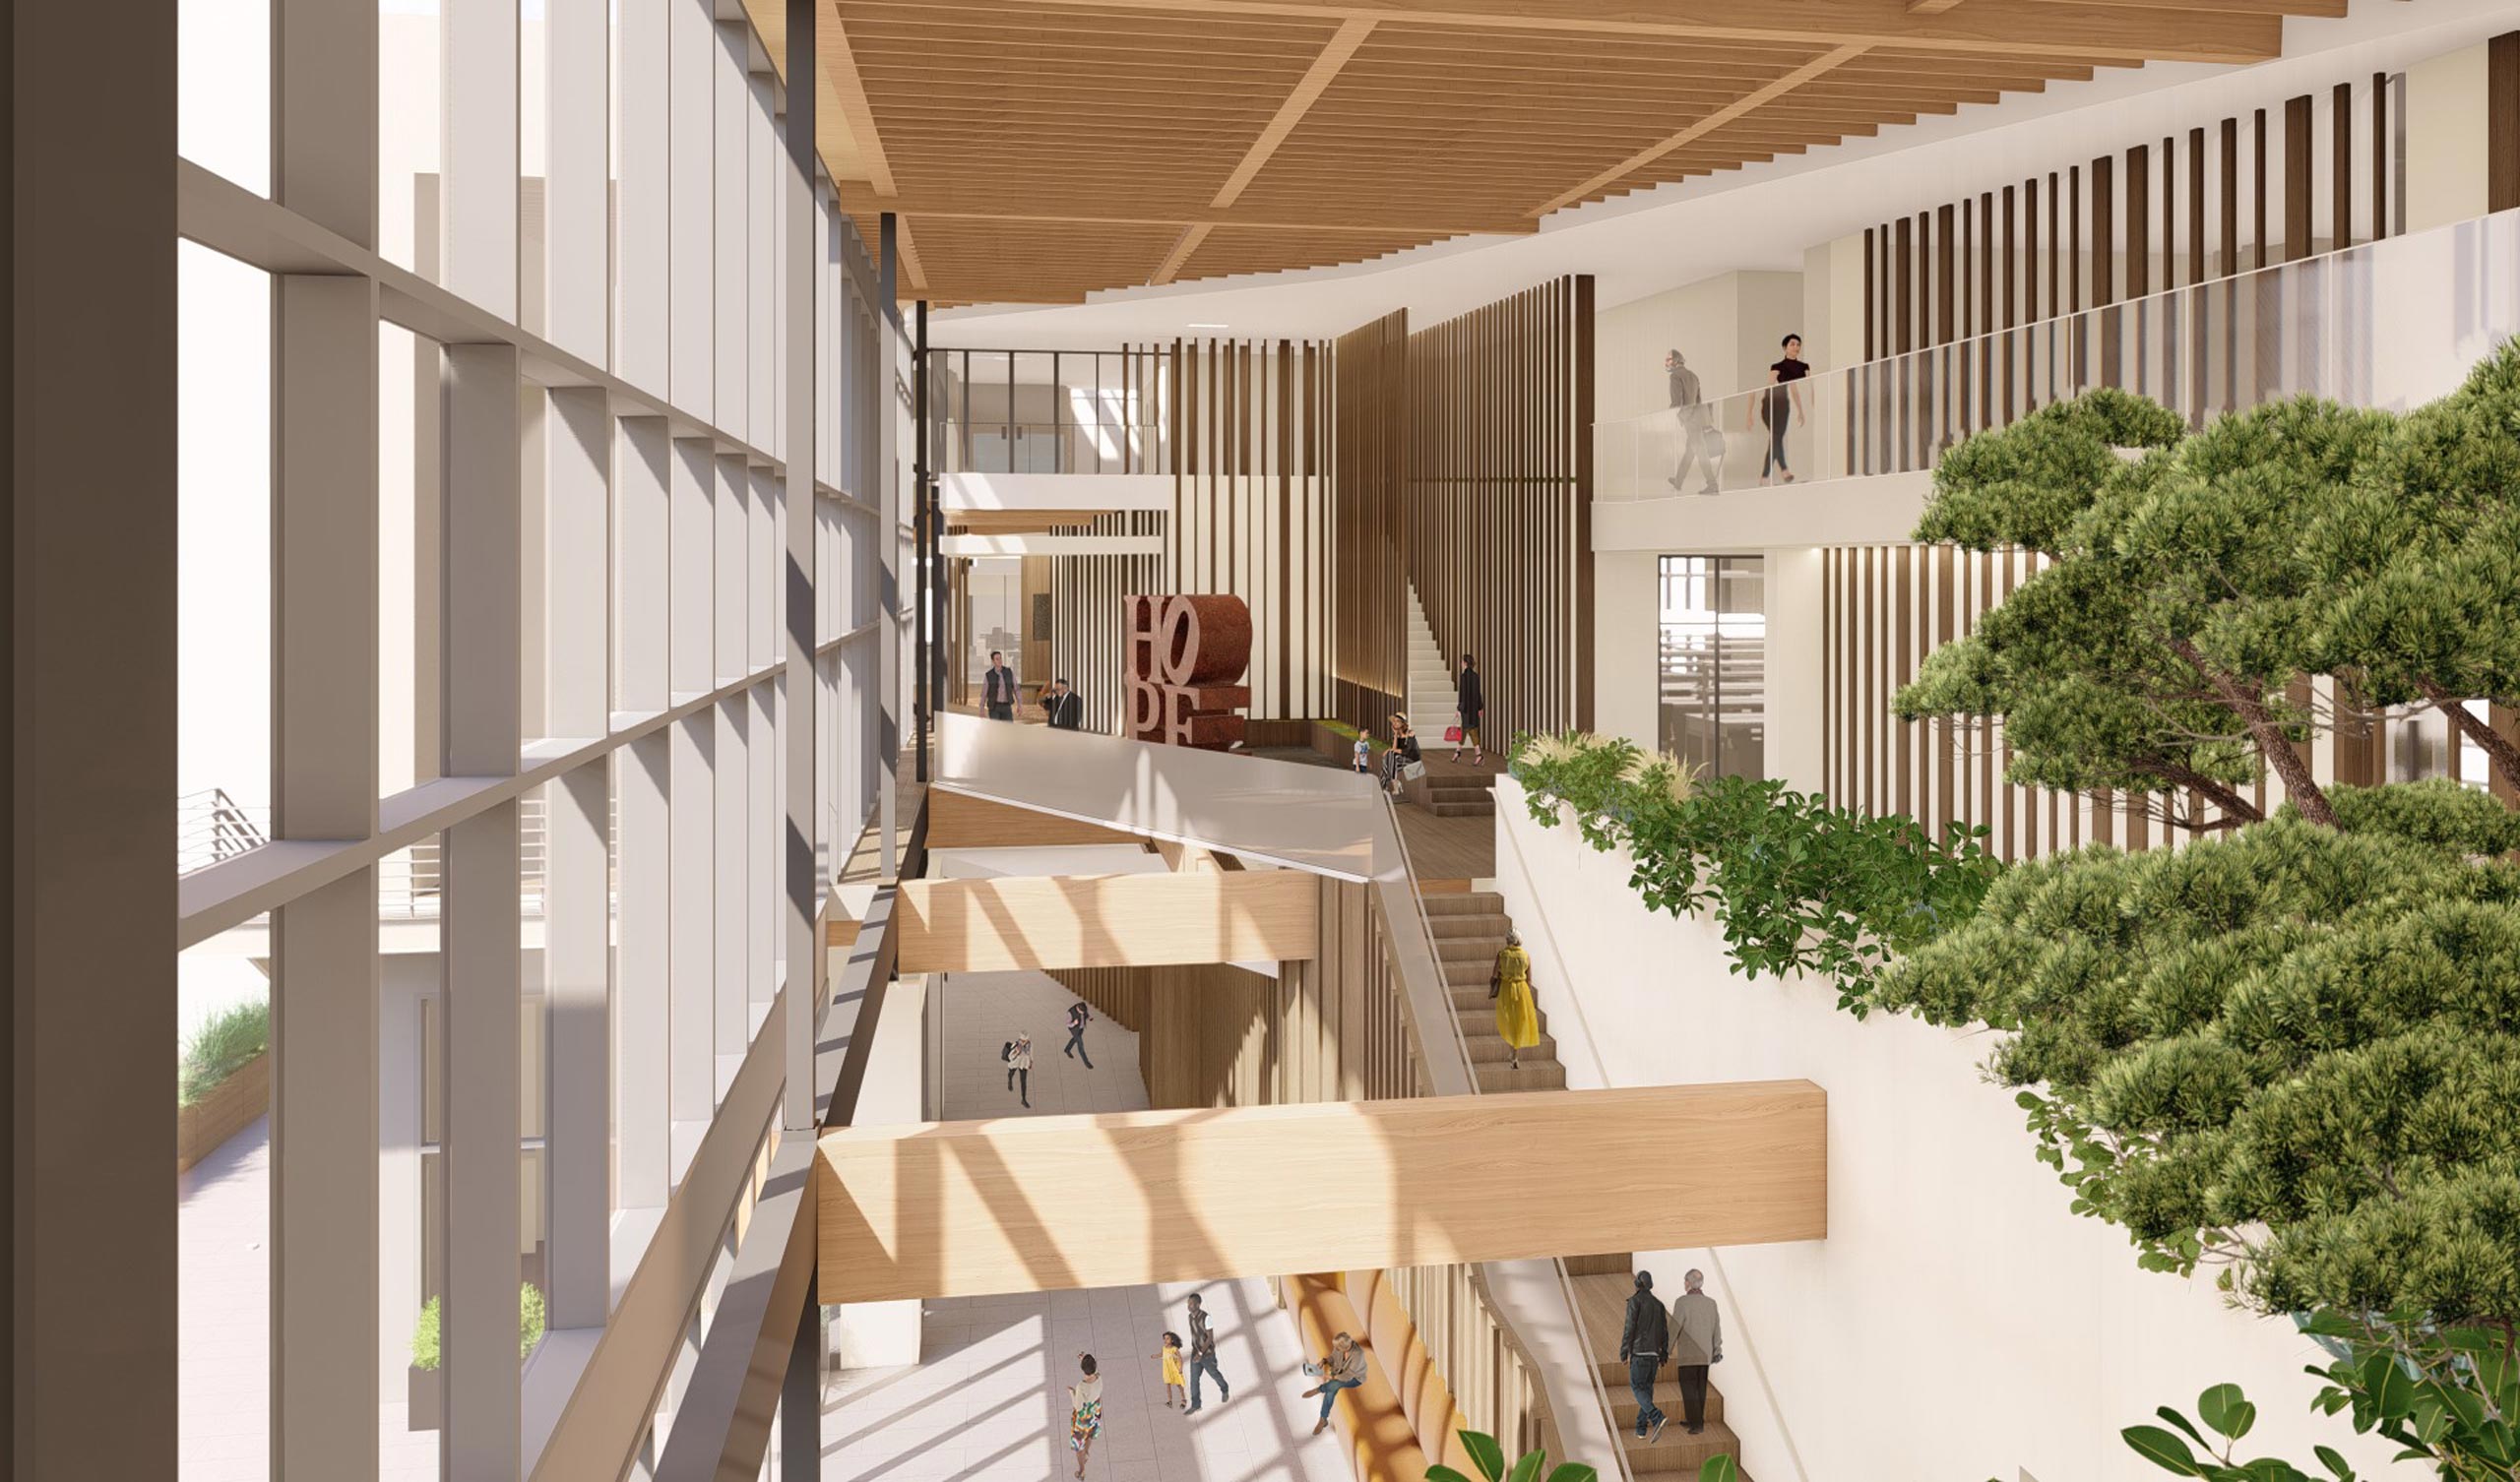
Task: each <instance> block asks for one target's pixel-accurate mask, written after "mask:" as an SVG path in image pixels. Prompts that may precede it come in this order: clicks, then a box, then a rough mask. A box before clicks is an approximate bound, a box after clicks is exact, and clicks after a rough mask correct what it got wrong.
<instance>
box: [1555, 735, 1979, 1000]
mask: <svg viewBox="0 0 2520 1482" xmlns="http://www.w3.org/2000/svg"><path fill="white" fill-rule="evenodd" d="M1511 770H1512V772H1513V775H1514V776H1515V778H1516V779H1517V780H1519V781H1520V782H1522V784H1523V785H1524V787H1525V788H1526V789H1528V791H1529V794H1530V797H1529V803H1530V807H1531V813H1532V817H1533V818H1534V819H1535V820H1536V821H1538V822H1539V823H1541V824H1543V825H1544V826H1547V827H1555V826H1556V825H1557V823H1558V822H1559V820H1560V811H1559V808H1560V805H1561V804H1563V805H1565V806H1567V807H1569V808H1571V809H1572V810H1573V812H1574V816H1575V824H1576V828H1577V830H1578V831H1579V832H1580V833H1581V834H1583V836H1584V839H1585V841H1586V842H1588V843H1590V844H1591V845H1592V846H1593V847H1594V848H1596V849H1600V850H1604V851H1610V850H1616V849H1621V848H1624V849H1626V850H1627V851H1628V856H1629V876H1628V884H1629V885H1630V887H1632V888H1633V889H1634V890H1635V891H1636V893H1637V894H1638V895H1641V896H1643V897H1644V900H1645V903H1646V904H1647V905H1648V906H1650V907H1652V908H1653V909H1656V910H1661V911H1669V912H1670V913H1671V914H1672V915H1675V916H1676V915H1699V914H1710V915H1712V917H1713V918H1714V920H1715V922H1716V924H1717V925H1718V926H1719V927H1720V928H1721V929H1722V931H1723V933H1724V940H1725V945H1726V947H1727V948H1728V949H1729V951H1730V955H1731V957H1732V961H1733V971H1735V972H1737V973H1741V974H1743V975H1745V976H1748V977H1754V978H1755V977H1760V976H1778V977H1782V976H1786V975H1788V974H1792V973H1796V972H1806V973H1810V974H1813V975H1815V976H1820V977H1825V978H1828V979H1830V980H1831V981H1833V982H1835V983H1836V984H1837V985H1838V992H1839V1004H1840V1006H1841V1007H1842V1008H1846V1009H1848V1010H1850V1011H1852V1012H1854V1013H1855V1014H1857V1015H1859V1016H1860V1015H1862V1014H1863V1013H1864V1012H1865V1010H1866V1009H1867V1007H1868V1006H1869V1003H1870V995H1871V985H1872V983H1873V981H1874V979H1875V978H1877V977H1878V975H1879V974H1880V972H1881V971H1882V969H1883V968H1884V966H1886V964H1887V963H1888V962H1889V960H1890V959H1891V957H1893V956H1894V955H1895V954H1897V953H1900V952H1903V951H1907V950H1909V949H1912V948H1914V947H1916V946H1919V945H1921V944H1922V943H1924V942H1926V941H1929V940H1931V939H1932V938H1933V937H1934V936H1936V935H1937V934H1939V933H1940V932H1942V931H1944V930H1946V929H1948V928H1949V927H1951V926H1953V925H1955V924H1957V923H1959V922H1961V921H1964V920H1967V919H1968V918H1969V917H1970V915H1971V914H1973V913H1974V912H1975V911H1976V909H1977V906H1978V901H1979V899H1980V898H1981V897H1982V896H1984V895H1985V892H1986V889H1987V886H1988V885H1989V884H1990V883H1991V882H1992V881H1993V879H1994V878H1995V871H1996V868H1997V866H1996V864H1995V862H1994V861H1993V860H1992V859H1991V858H1989V857H1988V856H1987V854H1986V853H1985V848H1984V846H1983V845H1981V844H1980V842H1979V840H1980V839H1981V838H1983V837H1984V836H1985V830H1984V829H1979V828H1968V827H1964V826H1961V825H1956V824H1955V825H1953V826H1952V827H1951V829H1950V830H1949V831H1948V832H1947V833H1946V834H1944V835H1943V837H1942V838H1941V839H1939V840H1937V839H1935V838H1934V837H1933V836H1932V835H1931V834H1928V833H1927V832H1926V831H1925V830H1924V828H1923V827H1922V825H1920V824H1918V823H1917V822H1916V821H1915V820H1914V819H1910V818H1905V817H1901V816H1897V815H1892V816H1888V817H1873V816H1871V815H1867V814H1862V813H1859V812H1857V811H1855V810H1854V809H1851V808H1839V807H1832V806H1831V805H1830V804H1829V802H1828V801H1827V800H1826V799H1824V798H1822V797H1819V796H1818V795H1816V794H1809V793H1799V792H1796V791H1793V790H1792V789H1790V788H1788V787H1787V786H1786V785H1785V784H1784V783H1783V782H1780V781H1773V780H1760V779H1756V778H1749V777H1711V778H1699V777H1697V776H1696V775H1695V774H1694V773H1693V772H1690V770H1689V769H1687V768H1685V767H1684V766H1682V765H1681V764H1680V763H1679V762H1678V761H1677V760H1676V759H1673V758H1670V757H1654V756H1650V755H1648V754H1647V753H1645V752H1644V751H1642V750H1641V749H1639V748H1638V747H1636V746H1635V745H1634V744H1632V743H1630V742H1627V741H1623V740H1617V739H1607V738H1604V737H1599V736H1591V735H1582V734H1575V735H1566V736H1546V737H1540V738H1533V737H1529V736H1522V737H1517V738H1516V739H1515V748H1514V756H1513V761H1512V764H1511Z"/></svg>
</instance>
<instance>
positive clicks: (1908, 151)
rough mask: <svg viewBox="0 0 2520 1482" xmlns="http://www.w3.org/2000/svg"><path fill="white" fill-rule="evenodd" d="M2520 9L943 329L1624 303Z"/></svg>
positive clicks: (954, 316) (2259, 102)
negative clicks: (1379, 253)
mask: <svg viewBox="0 0 2520 1482" xmlns="http://www.w3.org/2000/svg"><path fill="white" fill-rule="evenodd" d="M2514 28H2520V0H2353V7H2352V9H2351V11H2350V12H2349V13H2348V14H2347V15H2346V17H2345V18H2344V19H2342V20H2333V21H2325V20H2309V19H2302V18H2299V17H2296V18H2292V19H2288V20H2287V21H2286V22H2285V23H2284V56H2283V58H2282V59H2281V60H2279V61H2273V62H2264V63H2260V64H2258V65H2257V66H2254V67H2244V68H2243V67H2223V66H2211V65H2206V64H2202V63H2169V62H2156V63H2153V64H2152V65H2150V66H2147V67H2141V68H2124V69H2115V70H2110V71H2104V72H2102V73H2099V74H2097V75H2096V76H2094V77H2093V79H2092V80H2091V81H2090V82H2088V83H2060V84H2056V85H2053V86H2051V87H2050V88H2049V89H2048V90H2047V92H2046V93H2025V94H2019V95H2016V96H2013V97H2010V98H2007V99H2006V100H2005V101H2003V102H2000V103H1991V104H1973V105H1969V106H1965V107H1963V108H1961V109H1960V111H1959V112H1958V113H1956V114H1949V115H1942V116H1936V117H1928V118H1922V119H1920V120H1918V121H1917V122H1916V123H1914V124H1910V125H1906V126H1903V127H1898V128H1890V129H1884V130H1882V132H1881V133H1880V135H1879V136H1877V137H1875V138H1871V139H1856V140H1850V141H1848V142H1847V143H1845V144H1842V145H1838V146H1835V147H1833V148H1830V149H1827V150H1821V151H1815V152H1814V153H1812V154H1803V155H1788V156H1784V157H1781V158H1779V159H1777V160H1775V161H1774V162H1772V163H1768V164H1760V165H1751V166H1748V167H1746V168H1743V169H1740V170H1736V171H1732V172H1729V173H1726V174H1721V175H1717V176H1714V177H1712V178H1709V179H1701V180H1691V181H1688V182H1685V183H1684V184H1679V185H1666V186H1663V187H1660V188H1658V189H1656V190H1652V191H1647V192H1642V193H1639V194H1637V195H1633V196H1627V197H1622V198H1619V199H1615V200H1610V201H1604V202H1599V203H1596V204H1594V205H1591V206H1585V207H1581V208H1578V209H1575V210H1572V211H1563V212H1559V213H1557V214H1556V215H1555V216H1549V217H1547V218H1546V219H1545V220H1544V221H1543V222H1542V225H1541V231H1540V232H1539V234H1538V235H1535V236H1523V237H1502V238H1499V237H1461V238H1456V239H1454V240H1452V241H1449V242H1439V243H1436V244H1435V245H1433V246H1429V247H1420V248H1415V249H1412V250H1410V251H1408V252H1403V253H1399V254H1396V255H1394V256H1392V257H1389V258H1384V259H1381V260H1379V261H1376V262H1372V263H1364V264H1353V265H1349V266H1345V267H1338V268H1320V269H1310V270H1306V271H1303V272H1298V273H1281V274H1268V275H1259V276H1254V277H1250V278H1220V279H1210V280H1205V281H1200V282H1195V283H1185V284H1179V285H1172V286H1166V287H1159V288H1128V289H1120V290H1115V291H1111V292H1107V293H1102V294H1097V295H1095V296H1094V297H1093V298H1092V299H1090V300H1089V301H1088V302H1086V303H1084V304H1081V305H1068V306H1060V307H1049V308H1034V307H1027V306H1010V307H1007V308H1003V309H994V308H989V307H985V306H981V307H975V308H968V309H951V310H946V311H944V312H942V313H940V314H938V315H936V316H934V317H933V318H931V319H930V321H929V337H930V340H931V341H932V342H933V343H936V344H939V345H947V346H956V345H960V346H971V347H986V348H1008V349H1032V348H1054V347H1085V346H1093V345H1113V344H1121V343H1126V342H1132V341H1139V342H1145V341H1160V340H1171V339H1174V338H1176V337H1184V338H1194V339H1195V338H1201V337H1209V336H1213V337H1217V338H1241V337H1246V336H1249V337H1263V336H1265V337H1270V338H1276V337H1282V336H1283V337H1292V338H1297V339H1306V338H1326V337H1328V336H1332V335H1338V334H1343V333H1345V332H1346V331H1349V330H1352V329H1355V327H1356V326H1357V325H1359V324H1362V323H1364V322H1365V321H1366V320H1369V319H1372V318H1375V317H1377V316H1379V315H1383V314H1387V313H1389V312H1391V311H1392V310H1393V309H1395V308H1406V309H1407V310H1408V311H1409V314H1410V317H1411V319H1412V320H1415V321H1418V322H1421V323H1433V322H1436V321H1439V320H1443V319H1448V318H1450V317H1452V316H1453V315H1455V314H1459V313H1463V312H1465V311H1467V310H1469V309H1472V308H1476V307H1477V306H1479V305H1480V304H1482V303H1486V302H1489V301H1490V300H1493V299H1496V298H1501V297H1503V296H1505V295H1506V294H1508V293H1512V292H1515V291H1518V290H1520V289H1522V288H1525V287H1528V286H1530V285H1531V284H1532V283H1534V282H1537V281H1539V280H1541V279H1543V278H1553V277H1556V276H1558V275H1560V274H1567V273H1590V274H1592V275H1594V276H1595V278H1596V280H1597V281H1596V285H1595V294H1596V299H1595V302H1596V304H1597V306H1598V307H1600V308H1605V309H1607V308H1611V307H1614V306H1616V305H1618V304H1622V303H1626V302H1629V301H1631V300H1633V299H1638V298H1643V297H1645V296H1647V295H1649V294H1653V293H1660V292H1662V291H1664V290H1665V289H1668V288H1674V287H1678V286H1680V285H1682V284H1685V283H1693V282H1698V281H1701V280H1703V279H1705V278H1713V277H1716V276H1718V275H1720V274H1724V273H1731V272H1736V271H1766V272H1799V271H1801V268H1802V253H1803V249H1805V248H1807V247H1811V246H1816V245H1818V244H1820V243H1822V242H1826V241H1829V240H1832V239H1833V238H1836V237H1840V236H1844V235H1846V234H1848V233H1849V232H1858V231H1861V230H1862V229H1863V228H1864V227H1866V226H1870V225H1874V224H1876V223H1878V222H1880V221H1883V220H1886V219H1889V218H1890V217H1893V216H1898V215H1900V214H1902V213H1914V212H1916V211H1919V210H1921V209H1922V208H1924V207H1927V206H1932V205H1938V204H1940V203H1941V202H1943V201H1946V200H1956V199H1957V198H1958V197H1959V196H1961V195H1962V194H1964V193H1965V194H1969V195H1975V194H1977V193H1978V192H1980V191H1984V190H1988V189H1996V190H2000V189H2001V188H2002V187H2003V186H2005V185H2007V184H2011V183H2015V182H2018V181H2020V180H2023V179H2027V178H2029V177H2030V175H2031V174H2032V173H2033V172H2034V171H2036V172H2038V173H2040V174H2043V175H2044V174H2045V173H2046V172H2047V170H2049V169H2061V168H2062V167H2064V166H2065V165H2067V164H2070V163H2078V162H2081V161H2084V160H2088V159H2091V158H2093V157H2094V156H2096V155H2099V154H2116V153H2121V152H2123V151H2124V150H2125V149H2126V148H2127V147H2128V146H2130V145H2133V144H2135V143H2137V142H2139V141H2142V140H2145V139H2148V138H2150V139H2159V138H2161V137H2163V136H2165V135H2173V134H2176V135H2184V134H2185V133H2186V131H2187V130H2188V129H2191V128H2194V127H2197V126H2200V125H2203V126H2208V127H2210V126H2212V125H2213V124H2215V123H2218V122H2219V121H2220V120H2222V119H2224V118H2227V117H2230V116H2232V115H2233V114H2234V113H2236V112H2243V111H2245V110H2247V109H2250V108H2259V107H2265V108H2270V109H2273V108H2277V107H2279V106H2280V104H2281V103H2282V102H2283V100H2284V99H2285V98H2286V97H2290V96H2296V95H2299V94H2300V93H2318V92H2324V91H2325V90H2326V89H2327V88H2328V87H2330V86H2332V85H2333V84H2335V83H2338V82H2344V81H2353V82H2364V81H2367V79H2368V78H2369V76H2370V74H2372V73H2374V72H2395V71H2398V70H2400V69H2403V68H2404V67H2406V66H2407V65H2408V64H2409V63H2412V62H2417V61H2421V60H2423V59H2425V58H2426V57H2431V56H2437V55H2439V54H2441V53H2443V52H2446V51H2452V50H2455V49H2457V48H2459V47H2461V46H2466V45H2469V44H2471V43H2473V42H2476V41H2481V40H2484V39H2485V38H2487V37H2488V36H2491V35H2494V34H2496V33H2498V32H2501V31H2509V30H2512V29H2514Z"/></svg>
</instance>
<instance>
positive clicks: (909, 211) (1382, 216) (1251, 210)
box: [840, 181, 1540, 235]
mask: <svg viewBox="0 0 2520 1482" xmlns="http://www.w3.org/2000/svg"><path fill="white" fill-rule="evenodd" d="M1041 184H1043V185H1045V186H1050V185H1055V186H1056V188H1054V189H1042V190H1039V191H1037V192H1035V193H1034V198H1033V199H1030V200H1013V199H1003V198H996V197H988V196H982V195H978V194H973V195H963V194H958V193H948V192H933V193H930V192H918V193H914V194H912V195H906V196H896V197H893V198H890V199H886V198H883V197H880V196H877V195H876V194H874V193H873V192H871V191H869V190H867V189H866V188H865V186H864V185H862V184H860V183H858V182H855V181H842V182H841V185H840V197H841V205H842V206H843V208H844V209H846V210H848V211H850V212H851V214H852V215H854V214H858V213H860V212H867V213H871V212H875V211H891V212H899V213H901V214H903V215H906V216H917V217H920V218H921V219H931V218H932V219H943V220H951V219H961V220H973V221H1043V222H1063V223H1070V224H1078V225H1111V226H1196V225H1206V226H1209V227H1218V226H1250V227H1257V228H1261V229H1263V230H1269V231H1320V232H1380V233H1385V234H1392V235H1407V234H1414V233H1422V232H1441V233H1446V234H1451V235H1462V234H1466V233H1471V232H1480V233H1504V234H1508V235H1528V234H1529V233H1531V232H1534V231H1537V230H1539V229H1540V228H1539V227H1538V226H1537V225H1536V224H1535V223H1534V222H1532V221H1531V220H1530V219H1528V218H1527V217H1526V216H1524V215H1523V214H1522V213H1519V212H1516V213H1512V214H1502V213H1498V212H1495V211H1493V210H1492V209H1491V210H1481V209H1466V208H1462V207H1458V206H1453V207H1448V208H1445V209H1442V210H1428V211H1413V212H1410V213H1406V214H1401V213H1390V212H1364V213H1356V212H1340V213H1337V214H1333V213H1330V212H1318V213H1314V214H1312V215H1297V214H1290V213H1286V212H1281V211H1277V210H1274V209H1271V208H1266V207H1259V208H1255V207H1249V206H1241V205H1235V206H1229V207H1225V208H1223V209H1218V208H1214V207H1201V206H1194V205H1188V204H1183V205H1181V206H1178V207H1174V206H1171V205H1164V204H1158V203H1154V202H1146V201H1138V202H1129V203H1125V204H1123V203H1117V202H1115V203H1113V204H1111V205H1108V206H1101V207H1096V206H1083V205H1078V206H1070V205H1063V204H1060V203H1062V202H1065V201H1068V200H1071V199H1073V192H1072V191H1070V190H1069V189H1068V188H1067V185H1068V182H1065V181H1058V182H1041Z"/></svg>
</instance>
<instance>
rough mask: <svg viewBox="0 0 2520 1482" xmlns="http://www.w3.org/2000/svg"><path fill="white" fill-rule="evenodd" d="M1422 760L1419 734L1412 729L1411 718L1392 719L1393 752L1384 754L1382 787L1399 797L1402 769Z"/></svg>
mask: <svg viewBox="0 0 2520 1482" xmlns="http://www.w3.org/2000/svg"><path fill="white" fill-rule="evenodd" d="M1419 760H1421V757H1420V753H1419V752H1418V732H1417V731H1415V730H1413V729H1411V728H1410V725H1409V717H1408V716H1406V715H1394V716H1392V717H1391V750H1389V751H1387V752H1384V753H1383V754H1382V785H1383V787H1384V789H1385V790H1387V791H1389V792H1391V793H1393V794H1395V795H1397V794H1398V793H1399V791H1400V772H1401V769H1403V768H1405V767H1407V766H1409V765H1410V764H1411V763H1413V762H1417V761H1419Z"/></svg>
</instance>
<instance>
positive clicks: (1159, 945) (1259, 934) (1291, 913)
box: [901, 870, 1318, 972]
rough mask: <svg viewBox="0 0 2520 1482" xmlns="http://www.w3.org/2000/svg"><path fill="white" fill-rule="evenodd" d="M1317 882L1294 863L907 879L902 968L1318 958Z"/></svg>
mask: <svg viewBox="0 0 2520 1482" xmlns="http://www.w3.org/2000/svg"><path fill="white" fill-rule="evenodd" d="M1314 879H1315V877H1313V876H1311V875H1308V874H1304V873H1301V872H1298V871H1293V870H1251V871H1218V872H1212V873H1211V872H1198V873H1185V874H1178V875H1175V874H1161V875H1054V876H1010V877H1004V878H996V879H984V880H905V881H903V882H902V888H901V909H902V937H901V970H902V971H903V972H1005V971H1014V970H1031V971H1040V970H1042V969H1046V968H1056V967H1135V966H1152V965H1155V964H1159V963H1173V962H1186V963H1210V962H1220V961H1245V962H1252V961H1260V962H1266V961H1276V960H1278V959H1281V958H1300V957H1310V956H1311V955H1312V953H1313V951H1314V948H1315V942H1316V933H1317V913H1318V900H1317V896H1316V892H1315V890H1314V888H1313V882H1314Z"/></svg>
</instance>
